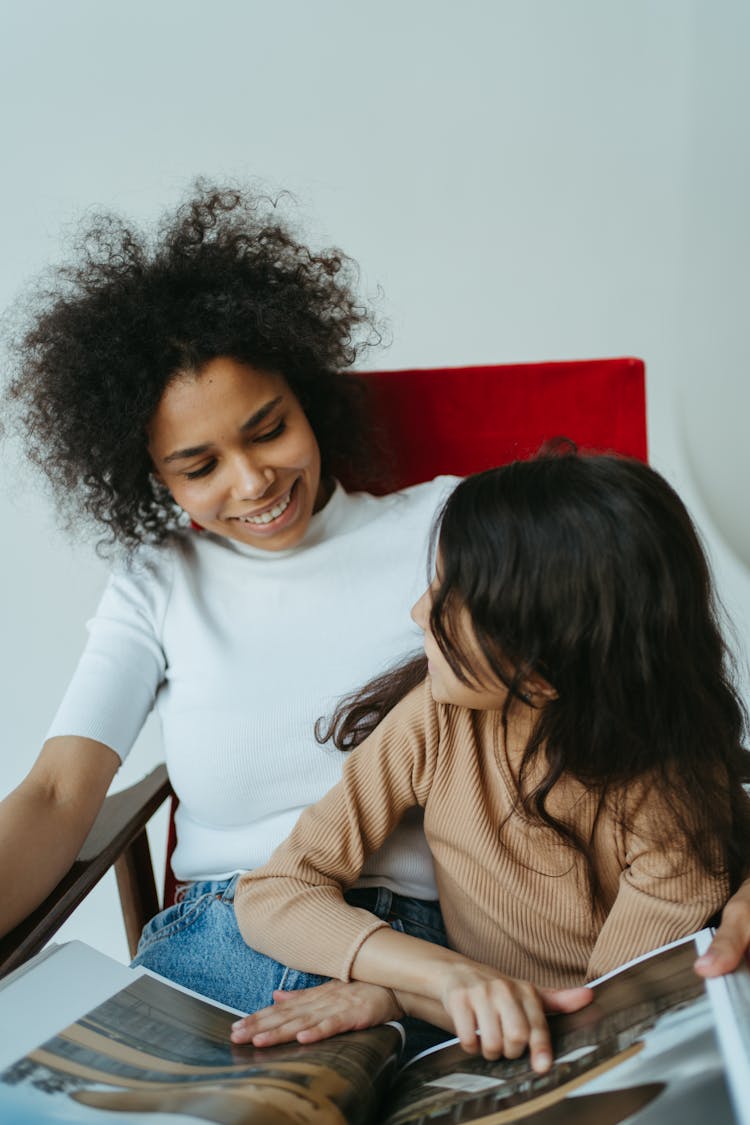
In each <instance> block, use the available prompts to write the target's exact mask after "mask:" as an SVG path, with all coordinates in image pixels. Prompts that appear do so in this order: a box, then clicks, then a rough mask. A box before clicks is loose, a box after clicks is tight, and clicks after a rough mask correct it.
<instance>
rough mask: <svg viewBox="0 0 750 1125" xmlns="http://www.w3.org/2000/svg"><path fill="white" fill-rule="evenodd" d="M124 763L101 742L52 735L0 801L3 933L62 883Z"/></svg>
mask: <svg viewBox="0 0 750 1125" xmlns="http://www.w3.org/2000/svg"><path fill="white" fill-rule="evenodd" d="M119 765H120V758H119V757H118V755H117V754H116V753H115V752H114V750H110V748H109V747H108V746H105V745H104V744H103V743H101V742H96V741H94V740H93V739H90V738H79V737H73V736H70V737H67V736H66V737H58V738H51V739H49V740H48V741H47V742H45V744H44V746H43V748H42V751H41V753H40V755H39V757H38V758H37V760H36V762H35V763H34V765H33V766H32V768H31V770H30V771H29V773H28V774H27V775H26V777H25V778H24V780H23V781H22V782H21V783H20V785H18V786H17V788H15V789H14V790H13V791H12V792H11V793H9V794H8V796H7V797H5V799H4V800H3V801H2V802H0V886H2V888H3V893H2V896H1V897H0V935H1V934H6V933H7V932H8V931H9V930H12V929H13V927H14V926H16V925H17V924H18V923H19V922H20V921H22V920H23V919H24V918H25V917H26V915H27V914H29V913H30V912H31V911H32V910H33V909H34V908H35V907H36V906H38V905H39V903H40V902H42V901H43V900H44V899H45V898H46V896H47V895H48V894H49V893H50V891H51V890H52V889H53V888H54V887H55V886H56V885H57V883H59V881H60V879H61V878H62V877H63V875H64V874H65V872H66V871H67V870H68V868H69V867H70V865H71V863H72V862H73V860H74V859H75V858H76V856H77V855H78V852H79V851H80V849H81V845H82V844H83V841H84V840H85V839H86V836H87V835H88V833H89V830H90V828H91V825H92V824H93V823H94V820H95V819H96V816H97V813H98V812H99V809H100V808H101V806H102V803H103V801H104V798H105V796H106V793H107V789H108V788H109V785H110V782H111V781H112V778H113V777H114V776H115V773H116V772H117V770H118V768H119Z"/></svg>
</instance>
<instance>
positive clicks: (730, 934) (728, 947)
mask: <svg viewBox="0 0 750 1125" xmlns="http://www.w3.org/2000/svg"><path fill="white" fill-rule="evenodd" d="M749 953H750V879H746V880H745V882H744V883H743V884H742V886H741V887H740V889H739V890H738V891H737V892H736V893H735V894H734V895H732V897H731V898H730V900H729V902H728V903H727V904H726V906H725V907H724V910H723V911H722V915H721V925H720V926H719V929H718V930H717V931H716V937H715V938H714V940H713V941H712V942H711V944H710V946H709V947H708V949H707V950H706V952H705V953H704V954H703V956H702V957H699V958H698V960H697V961H696V962H695V971H696V972H697V973H699V974H700V975H701V976H702V977H717V976H721V974H722V973H731V972H733V971H734V970H735V969H736V968H737V967H738V966H739V964H740V962H741V961H742V959H743V957H747V956H748V954H749Z"/></svg>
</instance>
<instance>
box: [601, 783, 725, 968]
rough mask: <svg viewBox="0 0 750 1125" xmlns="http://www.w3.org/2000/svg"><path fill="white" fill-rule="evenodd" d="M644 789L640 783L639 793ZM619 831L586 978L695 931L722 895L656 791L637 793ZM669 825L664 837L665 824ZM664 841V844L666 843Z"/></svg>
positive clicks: (720, 881) (718, 879)
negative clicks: (616, 871)
mask: <svg viewBox="0 0 750 1125" xmlns="http://www.w3.org/2000/svg"><path fill="white" fill-rule="evenodd" d="M645 789H646V786H645V785H644V786H643V788H642V790H641V794H642V792H643V790H645ZM633 807H634V808H635V812H634V813H628V815H627V817H626V821H625V823H627V824H629V825H630V827H629V828H628V829H627V830H625V831H624V833H623V843H622V849H623V870H622V874H621V875H620V884H619V889H618V892H617V897H616V899H615V901H614V904H613V906H612V908H611V910H610V912H609V914H608V915H607V918H606V920H605V922H604V925H603V926H602V929H601V931H600V933H599V936H598V938H597V941H596V944H595V946H594V949H593V952H592V954H591V958H590V960H589V965H588V968H587V972H586V977H587V979H588V980H593V979H595V978H596V977H599V976H603V975H604V974H605V973H608V972H610V971H611V970H612V969H616V968H617V967H618V966H620V965H623V964H625V963H626V962H627V961H630V960H632V959H633V958H634V957H639V956H640V955H641V954H643V953H648V952H650V951H651V950H652V949H658V948H659V947H660V946H662V945H666V944H667V943H669V942H671V941H677V940H679V939H680V938H683V937H686V936H687V935H688V934H691V933H693V932H694V931H695V930H698V929H700V928H701V927H702V926H705V924H706V923H707V922H708V920H709V919H710V918H712V917H713V916H714V914H717V913H718V912H719V911H720V910H721V908H722V906H723V905H724V903H725V902H726V898H727V894H728V882H727V879H726V877H724V876H722V875H712V874H710V873H709V872H707V871H705V870H704V869H703V867H702V866H701V865H700V864H699V862H698V860H697V859H696V858H695V857H694V856H693V855H692V854H691V849H690V845H689V842H688V840H687V838H686V837H685V835H684V834H683V833H682V832H681V831H680V829H679V826H678V825H677V824H676V823H675V821H674V816H673V815H672V813H671V812H670V809H669V807H668V805H667V804H666V802H664V801H663V800H661V799H660V797H659V793H658V791H657V790H653V791H652V792H648V793H647V795H646V796H645V798H644V797H642V796H639V793H638V791H637V790H635V791H634V793H633V796H632V797H631V808H633ZM670 824H671V825H672V831H671V833H670V831H669V826H670ZM665 841H668V843H666V842H665Z"/></svg>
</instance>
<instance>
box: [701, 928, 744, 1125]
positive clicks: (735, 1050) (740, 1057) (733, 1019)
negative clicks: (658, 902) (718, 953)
mask: <svg viewBox="0 0 750 1125" xmlns="http://www.w3.org/2000/svg"><path fill="white" fill-rule="evenodd" d="M710 937H711V935H710V933H707V932H706V931H704V932H703V933H701V934H699V935H698V936H697V938H696V946H697V949H698V952H699V953H705V951H706V949H707V948H708V945H709V941H710ZM706 991H707V992H708V998H709V1000H710V1002H711V1011H712V1013H713V1020H714V1027H715V1028H716V1034H717V1036H718V1040H719V1044H720V1046H721V1051H722V1054H723V1056H724V1062H725V1064H726V1069H727V1077H728V1082H729V1089H730V1092H731V1094H732V1099H733V1102H734V1111H735V1114H736V1116H737V1121H738V1125H750V966H748V963H747V960H745V961H743V963H742V964H741V965H740V967H739V968H738V969H736V970H735V972H733V973H730V974H728V975H727V976H723V977H714V978H712V979H711V980H707V981H706Z"/></svg>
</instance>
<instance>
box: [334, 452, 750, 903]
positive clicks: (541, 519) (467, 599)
mask: <svg viewBox="0 0 750 1125" xmlns="http://www.w3.org/2000/svg"><path fill="white" fill-rule="evenodd" d="M435 537H436V539H437V556H438V558H439V562H440V566H439V578H438V579H436V582H435V584H434V586H433V599H432V609H431V614H430V626H431V629H432V632H433V634H434V636H435V639H436V641H437V643H438V645H439V647H440V649H441V651H442V653H443V654H444V656H445V658H446V660H447V661H448V663H449V664H450V666H451V668H452V669H453V671H454V673H455V674H456V675H457V676H458V677H459V678H460V679H461V680H462V681H463V682H465V683H469V684H476V683H477V682H478V677H477V674H476V672H475V671H474V669H473V668H472V666H471V661H470V659H469V658H467V655H466V654H465V652H464V651H462V649H461V647H460V643H459V640H458V638H459V636H460V634H459V632H458V630H457V628H456V625H455V623H456V621H457V611H458V610H459V609H461V608H464V607H465V609H466V610H468V613H469V616H470V618H471V621H472V624H473V629H474V633H475V636H476V639H477V641H478V642H479V646H480V649H481V652H482V654H483V656H484V659H485V661H486V664H487V666H488V667H489V669H490V670H491V672H492V674H493V676H495V677H497V679H498V680H499V681H500V682H502V683H504V684H505V685H506V686H507V688H508V697H507V700H506V704H505V710H504V712H503V715H504V720H505V722H506V725H507V716H508V709H509V707H510V705H511V703H512V701H513V699H514V698H521V699H524V698H525V696H524V686H525V684H526V682H527V680H528V677H529V676H533V675H536V676H541V677H542V678H543V679H544V680H545V681H546V682H547V683H548V684H549V685H551V687H552V688H554V691H555V693H556V695H555V697H554V698H553V699H551V700H550V701H549V702H546V703H545V705H544V706H543V707H540V709H539V711H538V718H537V721H536V724H535V728H534V732H533V735H532V737H531V739H530V741H529V743H528V745H527V746H526V749H525V752H524V755H523V759H522V764H521V769H520V777H519V792H518V804H517V807H518V808H519V810H520V811H522V812H523V813H524V814H525V815H527V816H529V817H531V818H532V819H535V820H537V821H538V822H542V823H543V824H546V825H548V826H549V827H551V828H552V829H554V830H555V831H556V832H557V833H558V834H559V836H560V837H561V840H562V841H564V842H565V843H566V844H568V845H570V846H572V847H574V848H575V849H577V850H578V851H579V852H581V853H582V854H583V856H584V857H585V859H586V861H587V867H588V875H589V890H590V895H591V899H592V905H593V904H595V903H596V901H597V899H598V897H599V888H598V886H597V882H596V876H595V873H594V866H593V863H592V857H591V853H590V848H589V841H588V840H586V839H583V838H582V837H581V836H580V835H579V834H578V833H577V832H576V830H575V829H574V828H572V827H571V826H570V825H569V824H567V823H563V822H562V821H561V820H559V819H556V818H555V817H553V816H552V815H551V813H550V812H549V810H548V808H547V798H548V796H549V794H550V792H551V790H552V789H553V787H554V786H555V784H556V782H557V781H558V780H559V779H560V778H561V777H562V776H563V774H568V775H573V776H574V777H575V778H577V779H579V780H580V781H581V782H583V783H584V784H585V785H587V786H588V787H593V788H595V790H596V791H597V792H598V793H599V794H600V799H601V801H602V802H604V801H605V800H606V798H607V796H608V794H610V793H612V792H613V791H614V789H615V787H618V788H619V787H622V786H627V784H628V783H629V782H636V781H641V782H642V781H644V780H646V781H648V782H649V783H650V784H653V785H656V786H657V787H658V790H659V792H660V795H661V796H662V798H663V800H664V802H665V804H666V806H667V808H668V809H669V810H670V812H671V813H672V814H673V816H674V818H675V820H676V822H677V824H678V825H679V826H680V827H681V828H682V829H683V830H684V831H685V833H686V834H687V837H688V840H689V842H690V844H691V846H692V848H693V850H694V853H695V854H696V856H697V857H698V858H699V860H700V862H701V863H702V865H703V866H704V867H705V869H706V870H708V871H711V872H713V873H716V874H721V875H724V876H727V877H728V879H729V883H730V885H731V887H732V888H734V887H736V886H737V884H738V883H739V881H740V880H741V878H742V877H743V876H744V874H745V872H746V869H747V866H748V860H749V859H750V804H749V802H748V798H747V796H746V794H745V792H744V790H743V788H742V783H743V782H748V781H750V755H748V753H747V751H746V750H745V749H744V748H743V746H742V741H741V740H742V737H743V731H744V729H745V714H744V710H743V707H742V704H741V702H740V700H739V697H738V695H737V693H736V691H735V689H734V687H733V686H732V674H731V673H732V663H731V659H730V657H729V654H728V652H727V650H726V648H725V644H724V641H723V639H722V635H721V632H720V628H719V625H718V619H717V608H716V603H715V598H714V594H713V591H712V583H711V577H710V573H709V569H708V565H707V562H706V558H705V555H704V552H703V549H702V547H701V544H700V541H699V539H698V535H697V533H696V530H695V528H694V526H693V524H692V522H691V519H690V517H689V515H688V513H687V511H686V509H685V507H684V505H683V503H682V501H681V500H680V499H679V497H678V496H677V494H676V493H675V492H674V490H673V489H672V488H671V487H670V486H669V484H667V482H666V481H665V480H664V478H663V477H661V476H660V475H659V474H658V473H657V472H655V471H654V470H653V469H651V468H649V467H648V466H647V465H644V464H641V463H640V462H638V461H633V460H629V459H625V458H619V457H615V456H593V455H592V456H579V455H575V453H574V452H570V451H569V452H567V453H563V454H561V453H559V452H558V453H556V454H554V455H542V456H539V457H537V458H536V459H534V460H531V461H524V462H521V461H518V462H514V463H512V464H509V465H505V466H502V467H501V468H497V469H491V470H489V471H487V472H484V473H479V474H478V475H476V476H472V477H468V478H467V479H466V480H464V481H462V482H461V484H459V486H458V487H457V488H456V490H455V491H454V492H453V494H452V495H451V496H450V497H449V499H448V501H447V503H446V504H445V506H444V509H443V511H442V513H441V515H440V517H439V519H438V523H437V527H436V532H435ZM433 554H434V552H433ZM425 674H426V665H425V660H424V658H423V657H420V658H418V659H415V660H412V661H410V662H409V663H408V664H407V665H405V666H402V667H401V668H399V669H396V670H395V671H394V672H392V673H389V674H387V675H386V676H383V677H380V678H379V679H378V680H376V681H373V682H372V683H371V684H369V685H368V686H367V687H366V688H364V689H363V691H362V692H360V693H357V694H356V695H354V696H351V697H349V698H348V699H347V700H344V701H343V703H342V705H341V706H340V708H339V709H338V710H337V712H336V714H335V715H334V717H333V719H332V721H331V722H330V723H329V724H328V727H327V729H325V730H320V731H319V737H320V738H321V740H322V739H324V738H327V737H332V738H333V741H334V743H335V745H337V746H338V747H339V749H349V748H351V747H352V746H354V745H357V744H358V743H359V742H360V741H361V740H362V739H363V738H364V737H365V736H366V735H367V734H369V733H370V731H371V730H372V729H373V728H374V727H375V725H376V724H377V723H378V722H379V721H380V720H381V719H382V718H383V716H384V715H385V714H387V713H388V711H390V710H391V709H392V708H393V707H394V706H395V704H396V703H397V702H398V701H399V699H401V698H402V697H403V696H404V695H405V694H406V693H407V692H408V691H409V690H411V688H413V687H414V686H415V685H416V684H417V683H419V682H420V681H421V680H422V679H423V678H424V676H425ZM539 761H542V762H543V764H544V767H545V768H544V771H543V778H542V780H541V781H539V782H538V783H536V784H534V785H531V784H530V783H529V781H528V779H529V777H530V774H531V769H530V767H531V766H532V763H535V764H538V763H539ZM535 774H536V776H538V771H535ZM600 807H601V806H600ZM665 830H666V825H665ZM656 832H657V834H658V828H657V829H656ZM662 842H663V843H667V842H668V841H667V840H664V841H662Z"/></svg>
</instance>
